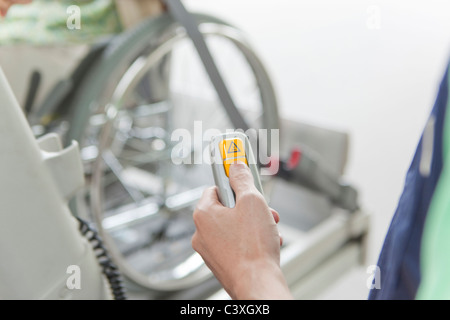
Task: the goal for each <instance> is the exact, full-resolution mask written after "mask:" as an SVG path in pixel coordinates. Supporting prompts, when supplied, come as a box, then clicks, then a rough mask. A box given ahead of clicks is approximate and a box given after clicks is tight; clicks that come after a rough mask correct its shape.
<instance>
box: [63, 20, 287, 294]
mask: <svg viewBox="0 0 450 320" xmlns="http://www.w3.org/2000/svg"><path fill="white" fill-rule="evenodd" d="M196 19H197V21H198V22H199V28H200V31H201V32H202V33H203V34H204V35H205V39H206V41H207V44H208V47H209V48H210V50H211V52H212V54H213V56H214V59H215V61H216V63H217V65H218V68H219V70H220V71H221V73H222V76H223V77H224V81H225V83H226V84H227V86H228V88H229V90H230V93H231V95H232V97H233V99H234V100H235V103H236V105H237V108H238V110H239V111H240V112H241V114H242V116H243V118H244V119H245V120H246V121H247V123H248V124H249V126H250V127H251V128H254V129H277V128H278V121H279V119H278V113H277V103H276V99H275V95H274V90H273V88H272V85H271V82H270V79H269V77H268V76H267V73H266V71H265V70H264V68H263V65H262V64H261V62H260V60H259V59H258V58H257V56H256V55H255V54H254V52H253V51H252V50H251V48H250V47H249V46H248V45H247V44H246V42H245V41H244V40H243V37H242V33H241V32H240V31H239V30H238V29H236V28H234V27H232V26H230V25H229V24H227V23H224V22H223V21H221V20H218V19H216V18H213V17H210V16H206V15H196ZM78 92H79V93H78V94H77V96H76V98H75V100H74V107H73V112H74V114H73V117H72V119H71V120H70V123H71V125H70V129H69V132H68V138H69V139H76V140H78V141H79V142H80V146H81V154H82V158H83V160H84V163H85V170H86V173H87V176H86V178H87V182H88V186H89V188H88V189H89V190H87V191H86V192H84V193H83V194H82V195H80V197H79V199H78V206H79V207H82V206H81V205H80V204H86V206H85V207H86V208H88V214H90V215H91V217H92V218H93V219H94V220H95V222H96V224H97V228H98V230H99V232H100V233H101V235H102V237H103V239H104V241H105V243H106V244H107V246H108V249H109V251H110V253H111V255H112V257H113V258H114V260H115V262H116V263H117V265H118V266H119V268H120V269H121V271H122V273H123V274H124V276H125V277H126V278H127V279H129V280H131V282H132V283H134V284H137V285H139V286H140V287H143V288H146V289H150V290H154V291H157V292H167V291H176V290H182V289H186V288H190V287H193V286H195V285H197V284H200V283H201V282H203V281H205V280H207V279H208V278H210V277H212V274H211V272H210V271H209V270H208V268H207V267H206V266H205V264H204V263H203V261H202V259H201V257H200V256H199V255H198V254H196V253H195V252H194V250H193V249H192V247H191V237H192V234H193V232H194V231H195V226H194V224H193V222H192V212H193V209H194V206H195V204H196V202H197V200H198V199H199V197H200V196H201V193H202V191H203V189H204V188H205V187H206V186H210V185H213V183H214V182H213V179H212V173H211V169H210V166H209V162H208V159H206V158H207V154H209V153H208V152H207V151H206V150H208V148H207V147H208V142H209V139H208V134H214V133H219V132H224V131H225V130H226V129H232V128H233V126H232V125H231V122H230V120H229V119H228V116H227V114H226V112H225V110H224V108H223V107H222V106H221V104H220V102H219V100H218V99H217V96H216V93H215V91H214V89H213V87H212V85H211V84H210V82H209V79H208V78H207V75H206V72H205V71H204V67H203V65H202V64H201V62H200V60H199V58H198V56H197V53H196V52H195V49H194V47H193V45H192V43H191V42H190V39H189V38H188V37H187V35H186V33H185V31H184V29H183V28H181V27H180V26H179V25H178V24H177V23H176V22H174V21H173V19H172V18H171V17H170V16H168V15H163V16H161V17H158V18H156V19H151V20H148V21H145V22H144V23H143V24H141V25H139V26H138V27H137V28H136V29H133V30H131V31H130V32H127V33H124V34H121V35H119V36H117V37H116V38H115V39H114V40H113V41H112V43H111V44H110V45H109V46H108V48H107V49H106V50H105V52H104V55H103V56H102V57H101V59H100V61H99V62H98V63H97V64H96V65H95V67H94V68H92V69H91V70H90V71H89V73H88V74H87V76H86V79H85V81H84V82H83V84H82V87H81V88H80V90H78ZM269 137H270V135H269ZM261 140H264V141H261ZM261 142H262V143H261ZM265 142H267V139H260V141H258V143H259V144H258V146H259V147H260V148H264V152H266V153H269V152H270V146H271V145H273V143H272V144H270V143H265ZM273 142H274V141H273ZM255 147H256V146H255ZM260 153H261V150H260Z"/></svg>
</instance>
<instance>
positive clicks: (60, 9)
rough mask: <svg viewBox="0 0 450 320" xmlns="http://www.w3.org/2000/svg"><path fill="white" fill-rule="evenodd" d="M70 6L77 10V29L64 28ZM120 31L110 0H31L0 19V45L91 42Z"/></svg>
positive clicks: (13, 8)
mask: <svg viewBox="0 0 450 320" xmlns="http://www.w3.org/2000/svg"><path fill="white" fill-rule="evenodd" d="M72 5H76V6H78V7H79V8H80V22H81V23H80V27H81V28H80V29H73V30H71V29H69V28H68V27H67V21H68V20H69V21H70V22H72V21H73V19H71V13H72V12H71V11H69V12H67V9H68V8H69V7H70V6H72ZM121 30H122V26H121V24H120V20H119V16H118V14H117V12H116V7H115V4H114V0H81V1H80V0H78V1H76V0H34V1H33V2H32V3H31V4H27V5H14V6H12V7H11V9H10V10H9V11H8V14H7V16H6V17H5V18H4V19H0V45H10V44H20V43H26V44H32V45H55V44H56V45H58V44H73V43H75V44H76V43H91V42H93V41H95V40H96V39H98V38H99V37H103V36H107V35H110V34H116V33H119V32H120V31H121Z"/></svg>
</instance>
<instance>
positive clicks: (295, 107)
mask: <svg viewBox="0 0 450 320" xmlns="http://www.w3.org/2000/svg"><path fill="white" fill-rule="evenodd" d="M186 3H187V4H188V5H189V7H190V8H192V9H195V10H198V11H206V12H211V13H215V14H217V15H219V16H223V17H224V19H227V20H229V21H230V22H232V23H234V24H236V25H237V26H239V27H241V28H242V29H243V30H244V31H245V32H246V33H247V34H248V35H249V39H250V40H251V42H252V44H253V45H254V47H255V48H256V50H257V52H259V53H260V56H261V57H262V59H263V61H264V62H265V64H266V65H267V68H268V70H269V72H270V74H271V76H272V78H273V81H274V84H275V87H276V90H277V94H278V98H279V102H280V110H281V111H280V115H281V117H288V118H294V119H297V120H300V121H305V122H309V123H312V124H317V125H319V126H324V127H329V128H334V129H338V130H342V131H346V132H348V133H349V134H350V153H349V158H348V163H347V169H346V175H347V177H348V180H349V181H351V182H352V183H354V184H355V185H356V186H357V187H358V188H359V192H360V197H361V203H362V204H363V206H364V207H365V209H367V210H368V211H369V212H371V213H372V216H371V223H372V225H371V233H370V235H369V238H370V242H369V243H370V244H369V254H368V259H367V264H368V265H375V264H376V261H377V258H378V254H379V251H380V249H381V246H382V244H383V240H384V236H385V234H386V231H387V228H388V226H389V223H390V219H391V217H392V215H393V213H394V211H395V208H396V205H397V201H398V198H399V196H400V192H401V191H402V188H403V182H404V177H405V174H406V171H407V169H408V167H409V164H410V161H411V159H412V156H413V153H414V151H415V148H416V145H417V142H418V140H419V138H420V135H421V133H422V130H423V127H424V125H425V122H426V120H427V117H428V114H429V112H430V110H431V108H432V106H433V104H434V100H435V97H436V93H437V88H438V85H439V83H440V81H441V79H442V76H443V74H444V71H445V68H446V66H447V63H448V60H449V58H450V19H449V17H450V2H448V1H445V0H441V1H437V0H431V1H426V2H424V1H417V0H413V1H410V0H396V1H389V0H385V1H374V0H372V1H366V0H362V1H361V0H354V1H348V0H343V1H333V0H326V1H325V0H318V1H316V0H315V1H290V0H278V1H268V0H247V1H238V0H226V1H225V0H214V1H211V0H188V1H187V2H186ZM368 276H369V275H368V274H367V273H366V267H361V268H360V269H356V270H354V272H351V273H349V274H348V275H345V276H344V277H343V278H342V279H340V280H339V281H338V283H337V284H335V285H333V286H332V287H331V288H330V289H329V290H328V291H327V292H326V293H325V294H324V296H323V298H326V299H334V298H336V299H347V298H350V299H365V298H367V293H368V291H367V287H366V280H367V278H368Z"/></svg>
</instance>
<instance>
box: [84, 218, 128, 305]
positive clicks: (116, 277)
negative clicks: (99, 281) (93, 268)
mask: <svg viewBox="0 0 450 320" xmlns="http://www.w3.org/2000/svg"><path fill="white" fill-rule="evenodd" d="M76 218H77V220H78V223H79V229H80V232H81V234H82V235H83V236H85V237H86V239H88V240H89V242H90V244H91V245H92V248H93V249H94V253H95V256H96V257H97V260H98V262H99V264H100V266H101V267H102V272H103V274H104V275H105V277H106V279H107V280H108V282H109V286H110V287H111V291H112V294H113V297H114V300H126V294H125V288H124V286H123V283H122V276H121V273H120V271H119V269H118V268H117V266H116V265H115V264H114V262H113V261H112V259H111V257H110V256H109V254H108V251H107V250H106V248H105V247H104V245H103V241H102V240H101V239H100V237H99V235H98V233H97V231H96V230H94V229H93V228H92V227H91V226H90V225H89V224H88V222H86V221H84V220H83V219H81V218H79V217H76Z"/></svg>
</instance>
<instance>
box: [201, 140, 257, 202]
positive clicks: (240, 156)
mask: <svg viewBox="0 0 450 320" xmlns="http://www.w3.org/2000/svg"><path fill="white" fill-rule="evenodd" d="M210 152H211V165H212V170H213V175H214V181H215V183H216V186H217V188H218V189H219V200H220V202H222V204H223V205H224V206H226V207H228V208H234V206H235V205H236V200H235V194H234V192H233V190H232V188H231V186H230V180H229V178H228V175H229V170H230V165H231V164H232V163H235V162H238V161H241V162H244V163H246V164H247V165H248V166H249V168H250V171H251V173H252V176H253V181H254V183H255V186H256V188H257V189H258V190H259V192H261V194H263V195H264V193H263V189H262V185H261V180H260V178H259V173H258V166H257V165H256V160H255V157H254V156H253V151H252V147H251V145H250V142H249V140H248V137H247V136H246V135H245V134H244V133H241V132H233V133H224V134H221V135H218V136H214V137H213V138H212V139H211V143H210Z"/></svg>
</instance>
